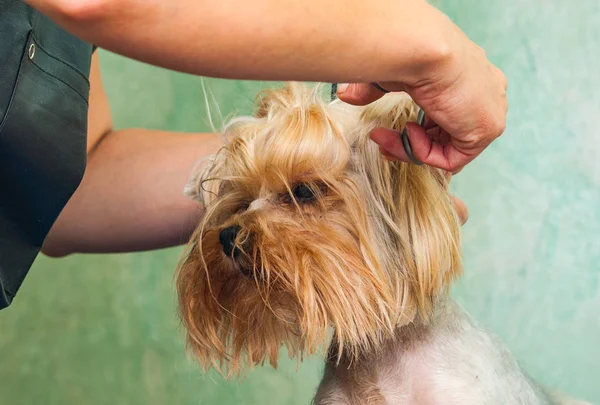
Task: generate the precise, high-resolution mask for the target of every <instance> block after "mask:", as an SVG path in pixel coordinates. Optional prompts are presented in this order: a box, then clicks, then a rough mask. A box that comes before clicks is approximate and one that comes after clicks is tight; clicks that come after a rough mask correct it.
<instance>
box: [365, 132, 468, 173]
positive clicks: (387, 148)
mask: <svg viewBox="0 0 600 405" xmlns="http://www.w3.org/2000/svg"><path fill="white" fill-rule="evenodd" d="M406 129H407V133H408V138H409V140H410V144H411V147H412V153H413V155H414V156H415V158H417V160H419V161H420V162H422V163H424V164H426V165H429V166H433V167H437V168H439V169H442V170H446V171H449V172H452V173H454V174H456V173H458V172H459V171H460V170H461V169H462V168H463V167H464V166H465V165H466V164H467V163H469V162H470V161H471V160H472V159H473V157H472V156H470V155H467V154H465V153H463V152H461V151H460V150H458V149H456V148H455V147H454V146H453V145H452V143H449V142H442V143H438V142H434V140H432V137H431V136H430V134H428V133H427V131H426V130H425V129H423V128H422V127H421V126H419V125H417V124H415V123H409V124H407V128H406ZM371 139H372V140H373V141H374V142H375V143H377V144H378V145H379V146H380V147H381V150H382V151H384V155H386V156H387V158H392V157H395V158H396V159H399V160H402V161H403V162H409V163H410V162H411V159H410V158H409V156H408V155H407V153H406V151H405V150H404V146H403V145H402V140H401V138H400V134H399V133H398V132H396V131H392V130H389V129H385V128H377V129H375V130H373V132H371Z"/></svg>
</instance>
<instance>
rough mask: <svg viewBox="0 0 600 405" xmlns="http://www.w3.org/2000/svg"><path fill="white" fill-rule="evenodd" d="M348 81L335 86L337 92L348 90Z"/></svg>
mask: <svg viewBox="0 0 600 405" xmlns="http://www.w3.org/2000/svg"><path fill="white" fill-rule="evenodd" d="M348 86H349V84H348V83H340V84H338V86H337V92H338V93H344V92H345V91H346V90H348Z"/></svg>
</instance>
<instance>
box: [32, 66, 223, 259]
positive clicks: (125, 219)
mask: <svg viewBox="0 0 600 405" xmlns="http://www.w3.org/2000/svg"><path fill="white" fill-rule="evenodd" d="M90 84H91V87H90V102H89V105H90V108H89V113H88V122H89V124H88V165H87V168H86V172H85V175H84V177H83V180H82V183H81V185H80V186H79V188H78V189H77V191H76V192H75V194H74V195H73V197H72V198H71V200H70V201H69V202H68V204H67V205H66V207H65V208H64V210H63V212H62V213H61V215H60V216H59V218H58V219H57V221H56V223H55V224H54V226H53V227H52V229H51V231H50V233H49V234H48V237H47V238H46V241H45V242H44V246H43V248H42V252H43V253H45V254H46V255H49V256H54V257H60V256H65V255H68V254H71V253H110V252H127V251H141V250H150V249H158V248H164V247H169V246H175V245H179V244H182V243H185V242H186V241H187V240H188V238H189V236H190V234H191V232H192V231H193V229H194V228H195V227H196V226H197V224H198V222H199V220H200V218H201V215H202V208H201V207H199V206H198V204H197V203H196V202H195V201H192V200H190V199H189V198H188V197H186V196H184V194H183V189H184V186H185V184H186V182H187V181H188V179H189V178H190V176H191V174H192V171H193V169H194V166H195V164H196V163H197V161H198V160H199V159H201V158H203V157H206V156H208V155H211V154H213V153H215V152H216V150H217V149H218V148H219V147H220V146H221V143H220V141H219V140H218V137H217V136H216V135H215V134H187V133H168V132H162V131H151V130H145V129H125V130H119V131H114V130H113V127H112V118H111V114H110V109H109V105H108V101H107V98H106V94H105V92H104V88H103V85H102V80H101V76H100V66H99V60H98V55H97V54H95V55H94V57H93V60H92V68H91V74H90Z"/></svg>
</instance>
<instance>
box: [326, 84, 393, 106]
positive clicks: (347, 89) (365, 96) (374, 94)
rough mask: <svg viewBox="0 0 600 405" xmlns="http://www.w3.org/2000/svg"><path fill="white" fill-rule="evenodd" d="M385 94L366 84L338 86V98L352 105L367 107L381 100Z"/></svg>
mask: <svg viewBox="0 0 600 405" xmlns="http://www.w3.org/2000/svg"><path fill="white" fill-rule="evenodd" d="M384 94H385V93H383V92H382V91H379V90H378V89H376V88H375V87H373V86H371V85H370V84H366V83H353V84H346V83H342V84H338V90H337V96H338V98H339V99H340V100H342V101H344V102H346V103H348V104H352V105H366V104H370V103H372V102H373V101H375V100H379V99H380V98H381V97H382V96H383V95H384Z"/></svg>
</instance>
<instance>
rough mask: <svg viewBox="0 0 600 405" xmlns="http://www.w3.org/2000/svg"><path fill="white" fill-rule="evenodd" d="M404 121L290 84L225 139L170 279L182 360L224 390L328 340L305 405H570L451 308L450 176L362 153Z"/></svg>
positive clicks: (198, 180)
mask: <svg viewBox="0 0 600 405" xmlns="http://www.w3.org/2000/svg"><path fill="white" fill-rule="evenodd" d="M416 115H417V107H416V106H415V104H414V103H413V102H412V101H411V100H410V98H409V97H408V96H406V95H403V94H388V95H386V96H384V97H383V98H382V99H380V100H379V101H376V102H375V103H373V104H371V105H368V106H366V107H356V106H351V105H348V104H346V103H343V102H341V101H337V100H336V101H333V102H326V101H324V99H323V96H322V92H321V91H320V90H319V87H318V86H317V87H315V88H310V87H309V86H307V85H301V84H298V83H289V84H288V85H286V86H285V87H283V88H281V89H278V90H271V91H266V92H264V93H262V94H261V95H260V96H259V98H258V101H257V108H256V113H255V114H254V116H252V117H240V118H235V119H233V120H232V121H230V122H229V124H228V125H226V126H225V128H224V130H223V135H224V144H225V146H224V147H223V148H222V150H221V151H220V152H219V153H217V154H216V155H215V156H213V157H212V158H211V159H210V160H209V161H208V162H205V164H204V166H203V168H202V169H201V170H199V171H198V172H197V173H196V174H195V175H194V177H193V178H192V180H191V182H190V184H189V185H188V188H187V190H186V192H187V193H188V195H190V196H193V197H194V198H196V199H198V201H199V202H201V203H202V205H203V206H204V207H205V215H204V217H203V220H202V222H201V224H200V225H199V226H198V228H197V230H196V232H195V234H194V235H193V236H192V238H191V241H190V243H189V246H188V250H187V252H186V255H185V257H184V258H183V259H182V262H181V265H180V266H179V270H178V276H177V289H178V296H179V310H180V314H181V318H182V320H183V323H184V326H185V329H186V332H187V341H188V345H189V347H190V348H191V349H192V351H193V353H194V354H195V355H196V356H197V358H198V359H199V361H200V362H201V364H202V365H203V366H204V367H206V368H210V367H214V368H216V369H217V370H219V372H221V373H222V374H224V375H225V376H231V375H235V374H238V373H240V372H241V371H243V370H245V369H247V368H249V367H252V366H254V365H257V364H259V365H262V364H264V362H265V361H268V362H269V363H270V364H271V365H273V366H274V367H276V366H277V358H278V355H279V352H280V349H281V348H282V347H283V346H285V347H286V348H287V351H288V353H289V355H290V356H291V357H296V358H298V359H301V358H302V356H303V355H310V354H314V353H316V352H317V351H318V350H320V349H321V348H323V347H324V345H325V344H326V343H327V342H328V341H330V344H329V350H328V354H327V355H326V365H325V373H324V377H323V379H322V382H321V384H320V386H319V388H318V391H317V393H316V396H315V399H314V402H315V403H316V404H317V405H350V404H352V405H358V404H361V405H363V404H367V405H400V404H406V405H417V404H419V405H475V404H476V405H486V404H490V405H492V404H493V405H496V404H497V405H513V404H514V405H517V404H523V405H538V404H539V405H542V404H577V403H580V404H582V403H581V402H577V401H574V400H570V399H568V398H565V397H562V396H561V395H559V394H556V393H553V392H550V391H548V390H546V389H544V388H542V387H541V386H540V385H538V384H536V383H535V382H534V381H533V380H532V379H530V378H529V377H528V376H527V375H526V374H525V373H524V372H523V371H521V369H520V367H519V366H518V365H517V363H516V361H515V360H513V358H512V357H511V356H510V354H509V353H508V351H507V350H506V349H505V348H504V346H503V345H502V344H501V343H500V342H499V341H498V340H497V339H496V338H495V337H494V336H493V335H492V334H491V333H488V332H487V331H485V330H484V329H483V328H481V327H479V326H478V325H477V324H476V323H475V322H474V321H472V320H471V319H470V318H469V317H468V315H467V314H466V313H465V312H464V311H463V310H462V309H461V308H460V307H459V306H458V305H457V304H456V303H454V302H453V301H452V300H451V299H450V298H449V288H450V286H451V284H452V282H453V281H454V280H455V279H456V278H457V277H458V276H459V275H460V274H461V271H462V265H461V257H460V232H459V228H460V221H459V218H458V216H457V213H456V210H455V208H454V205H453V203H452V197H451V195H450V194H449V191H448V187H447V186H448V184H447V183H448V176H447V175H446V173H444V172H442V171H440V170H437V169H432V168H430V167H426V166H417V165H413V164H407V163H403V162H397V161H390V160H388V159H386V158H385V157H384V156H382V154H381V152H380V150H379V148H378V147H377V145H376V144H375V143H374V142H372V141H371V140H370V138H369V134H370V132H371V131H372V130H373V129H374V128H377V127H386V128H392V129H396V130H402V128H403V127H404V126H405V125H406V123H407V122H409V121H414V120H415V119H416ZM330 332H331V333H330Z"/></svg>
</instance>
